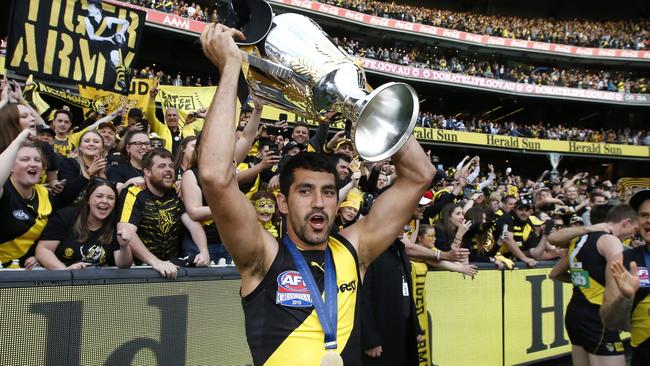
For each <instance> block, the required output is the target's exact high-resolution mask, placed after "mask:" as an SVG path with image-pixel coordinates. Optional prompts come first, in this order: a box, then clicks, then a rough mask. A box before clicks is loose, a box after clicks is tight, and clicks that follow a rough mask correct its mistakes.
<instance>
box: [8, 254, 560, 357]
mask: <svg viewBox="0 0 650 366" xmlns="http://www.w3.org/2000/svg"><path fill="white" fill-rule="evenodd" d="M551 265H552V263H551V262H547V263H543V264H541V265H540V267H539V268H535V269H518V270H514V271H506V272H501V271H497V270H492V269H486V268H484V269H482V270H481V271H480V273H479V274H478V276H477V277H476V278H475V279H474V280H471V279H469V278H463V277H462V275H460V274H458V273H449V272H438V271H430V272H428V273H425V274H422V276H425V277H426V281H414V283H415V289H414V291H413V293H414V294H415V301H416V309H417V312H418V313H424V314H428V316H427V317H426V318H428V324H427V325H426V326H425V329H428V330H429V332H428V333H427V334H425V339H426V340H427V341H426V342H423V343H426V344H421V346H422V347H421V349H422V353H421V357H420V359H421V361H422V362H421V365H422V366H424V365H431V364H434V365H441V366H447V365H463V366H472V365H481V366H490V365H517V364H526V363H534V362H536V361H539V360H543V359H547V358H552V357H558V356H561V355H564V354H567V353H568V352H569V351H570V345H569V341H568V338H567V335H566V332H565V331H564V327H563V318H564V309H565V307H566V305H567V303H568V300H569V298H570V295H571V288H570V286H569V285H563V284H561V283H558V282H554V281H552V280H551V279H550V278H549V277H548V273H549V272H550V266H551ZM239 282H240V280H239V275H238V274H237V272H236V270H235V269H234V268H207V269H192V268H190V269H181V270H179V276H178V278H177V279H176V280H173V281H170V280H164V279H162V278H160V276H159V275H158V274H157V273H156V272H154V271H153V270H151V269H146V268H138V269H130V270H111V269H96V270H83V271H32V272H23V271H0V308H1V309H2V312H1V313H0V327H2V328H1V329H2V330H3V336H2V341H1V343H2V352H0V364H1V365H57V366H58V365H129V364H132V365H228V366H230V365H233V366H234V365H237V366H239V365H251V364H252V359H251V357H250V353H249V351H248V346H247V344H246V340H245V334H244V318H243V312H242V308H241V300H240V297H239ZM423 304H426V305H425V306H423ZM425 346H426V347H425ZM429 349H430V353H428V351H429ZM297 364H298V363H297Z"/></svg>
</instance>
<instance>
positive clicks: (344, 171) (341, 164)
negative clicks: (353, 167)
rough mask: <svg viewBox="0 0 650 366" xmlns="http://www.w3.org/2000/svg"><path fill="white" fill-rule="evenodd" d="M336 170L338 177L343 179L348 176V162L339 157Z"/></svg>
mask: <svg viewBox="0 0 650 366" xmlns="http://www.w3.org/2000/svg"><path fill="white" fill-rule="evenodd" d="M336 172H337V173H338V175H339V179H340V180H341V181H344V180H346V179H348V177H349V176H350V163H348V162H347V161H345V160H343V159H339V161H338V162H337V163H336Z"/></svg>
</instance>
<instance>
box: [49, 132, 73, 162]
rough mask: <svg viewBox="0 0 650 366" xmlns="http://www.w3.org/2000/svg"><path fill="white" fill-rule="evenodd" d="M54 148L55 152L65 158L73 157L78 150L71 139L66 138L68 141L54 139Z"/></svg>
mask: <svg viewBox="0 0 650 366" xmlns="http://www.w3.org/2000/svg"><path fill="white" fill-rule="evenodd" d="M52 147H53V148H54V151H56V152H57V153H58V154H59V155H61V156H63V157H65V158H70V157H72V153H73V152H74V151H75V149H76V147H75V145H74V144H73V143H72V141H71V139H70V138H69V137H66V139H65V140H63V141H61V140H57V139H54V142H53V143H52Z"/></svg>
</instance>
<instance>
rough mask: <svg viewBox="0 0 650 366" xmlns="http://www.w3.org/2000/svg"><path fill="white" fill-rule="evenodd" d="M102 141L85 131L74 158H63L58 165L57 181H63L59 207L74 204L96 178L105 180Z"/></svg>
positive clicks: (92, 133) (95, 135)
mask: <svg viewBox="0 0 650 366" xmlns="http://www.w3.org/2000/svg"><path fill="white" fill-rule="evenodd" d="M104 152H105V151H104V139H103V138H102V136H101V135H100V134H99V133H97V132H95V131H86V132H84V133H83V135H81V138H80V139H79V148H78V149H77V157H76V158H63V159H62V160H61V163H60V165H59V181H65V186H64V188H63V192H61V194H60V196H59V202H58V204H59V206H60V207H65V206H69V205H71V204H73V203H74V201H75V200H77V199H78V198H80V196H81V195H82V194H83V190H84V188H86V186H87V185H88V182H89V181H90V180H91V179H93V178H95V177H97V178H102V179H106V172H105V168H106V157H105V156H104Z"/></svg>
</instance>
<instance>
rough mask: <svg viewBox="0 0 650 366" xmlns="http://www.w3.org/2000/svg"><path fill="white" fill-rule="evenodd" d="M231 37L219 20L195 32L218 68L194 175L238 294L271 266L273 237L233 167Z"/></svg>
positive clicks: (234, 56) (235, 70) (235, 58)
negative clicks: (237, 279)
mask: <svg viewBox="0 0 650 366" xmlns="http://www.w3.org/2000/svg"><path fill="white" fill-rule="evenodd" d="M233 37H239V38H242V37H243V34H241V33H240V32H238V31H236V30H234V29H230V28H228V27H226V26H223V25H221V24H218V25H214V24H211V25H208V26H207V27H206V28H205V31H204V32H203V33H202V34H201V45H202V46H203V52H204V53H205V55H206V56H207V57H208V58H209V59H210V61H212V63H214V64H215V65H216V66H217V67H218V68H219V73H220V75H221V79H220V80H219V88H218V89H217V93H216V94H215V96H214V99H213V100H212V103H211V104H210V108H209V109H208V115H207V118H206V121H205V126H204V128H203V137H202V138H203V139H204V141H210V144H201V147H200V150H199V166H200V167H201V172H200V174H201V175H200V179H201V182H202V187H203V193H204V194H205V198H206V200H207V201H208V204H209V206H210V210H211V211H212V214H213V217H214V219H215V222H216V223H217V228H218V229H219V234H220V235H221V238H222V240H223V242H224V244H225V245H226V248H227V249H228V252H229V253H230V254H231V255H232V257H233V259H234V262H235V264H236V265H237V268H238V270H239V272H240V274H241V276H242V290H241V294H242V295H246V294H247V293H250V291H252V290H253V289H254V288H255V287H256V286H257V284H258V283H259V281H261V279H262V278H263V276H264V274H265V273H266V271H267V270H268V268H269V267H270V266H271V262H272V260H273V258H274V257H275V254H276V253H277V248H278V246H277V242H276V241H275V239H274V238H273V237H272V236H271V234H269V233H268V232H267V231H266V230H264V229H263V228H262V227H261V226H260V224H259V223H258V222H257V214H256V213H255V209H254V208H253V205H252V204H251V203H250V201H249V200H248V199H247V198H246V196H245V195H244V194H243V193H242V192H241V191H240V190H239V187H238V186H237V179H236V178H235V174H234V168H233V158H234V153H235V125H234V123H233V121H235V105H236V104H235V99H236V97H237V81H238V76H239V72H240V69H241V55H240V53H239V52H240V51H239V49H238V48H237V46H236V45H235V42H234V41H233Z"/></svg>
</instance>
